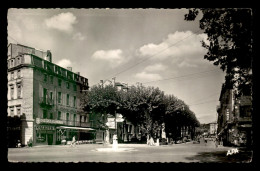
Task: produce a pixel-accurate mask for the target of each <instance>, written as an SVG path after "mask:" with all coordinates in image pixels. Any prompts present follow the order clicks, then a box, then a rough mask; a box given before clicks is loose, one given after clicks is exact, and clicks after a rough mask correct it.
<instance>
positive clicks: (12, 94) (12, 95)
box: [10, 85, 14, 99]
mask: <svg viewBox="0 0 260 171" xmlns="http://www.w3.org/2000/svg"><path fill="white" fill-rule="evenodd" d="M10 89H11V99H14V86H13V85H12V86H11V87H10Z"/></svg>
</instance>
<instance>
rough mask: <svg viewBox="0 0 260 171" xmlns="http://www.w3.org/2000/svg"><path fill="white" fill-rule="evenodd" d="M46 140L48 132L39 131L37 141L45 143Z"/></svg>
mask: <svg viewBox="0 0 260 171" xmlns="http://www.w3.org/2000/svg"><path fill="white" fill-rule="evenodd" d="M45 141H46V133H37V137H36V142H37V143H44V142H45Z"/></svg>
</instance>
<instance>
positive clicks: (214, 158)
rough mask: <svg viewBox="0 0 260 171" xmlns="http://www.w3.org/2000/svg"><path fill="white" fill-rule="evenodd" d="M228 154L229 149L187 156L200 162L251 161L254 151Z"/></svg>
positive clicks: (188, 158)
mask: <svg viewBox="0 0 260 171" xmlns="http://www.w3.org/2000/svg"><path fill="white" fill-rule="evenodd" d="M226 155H227V151H226V150H225V151H214V152H200V153H198V154H197V155H195V156H192V157H186V159H187V160H193V161H194V162H199V163H250V162H251V161H252V156H253V155H252V151H250V150H241V151H239V153H237V154H233V155H229V156H226Z"/></svg>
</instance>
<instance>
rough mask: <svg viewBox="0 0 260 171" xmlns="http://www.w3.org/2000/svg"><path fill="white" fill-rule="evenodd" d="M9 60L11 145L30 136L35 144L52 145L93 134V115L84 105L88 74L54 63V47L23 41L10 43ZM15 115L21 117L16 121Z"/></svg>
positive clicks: (9, 136)
mask: <svg viewBox="0 0 260 171" xmlns="http://www.w3.org/2000/svg"><path fill="white" fill-rule="evenodd" d="M7 62H8V75H7V76H8V95H7V99H8V108H7V113H8V118H9V120H8V121H9V122H8V125H7V126H8V142H9V145H10V146H11V145H12V144H14V142H15V141H17V140H18V139H19V140H20V141H21V143H22V145H27V142H28V141H29V139H30V138H31V139H32V141H33V145H43V144H46V145H47V144H49V145H52V144H59V143H61V141H62V140H63V139H66V140H71V138H72V136H73V135H76V136H77V138H78V139H79V138H89V137H90V136H91V135H90V134H91V133H90V132H91V131H93V129H91V128H90V127H91V123H90V122H89V115H88V114H87V113H85V112H84V111H83V110H81V108H80V99H81V96H82V95H83V93H84V91H87V90H88V88H89V86H88V79H87V78H85V77H83V76H80V75H79V73H74V72H72V68H68V69H65V68H62V67H60V66H58V65H56V64H54V63H52V54H51V52H50V51H47V52H44V51H41V50H37V49H35V48H32V47H28V46H24V45H20V44H9V45H8V58H7ZM14 117H15V118H18V119H20V122H17V124H16V125H13V124H12V123H11V120H12V118H14ZM14 127H16V128H17V129H14ZM79 130H80V131H79ZM14 132H15V133H14ZM14 135H16V136H14Z"/></svg>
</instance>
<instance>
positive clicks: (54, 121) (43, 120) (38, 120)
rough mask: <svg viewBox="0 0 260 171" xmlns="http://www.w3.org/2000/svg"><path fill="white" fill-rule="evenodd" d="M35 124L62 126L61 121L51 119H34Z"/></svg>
mask: <svg viewBox="0 0 260 171" xmlns="http://www.w3.org/2000/svg"><path fill="white" fill-rule="evenodd" d="M36 123H37V124H42V123H45V124H60V125H62V124H63V121H60V120H53V119H41V118H36Z"/></svg>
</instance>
